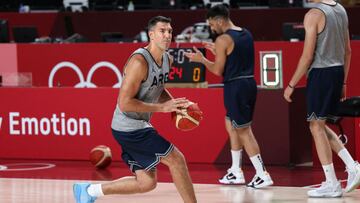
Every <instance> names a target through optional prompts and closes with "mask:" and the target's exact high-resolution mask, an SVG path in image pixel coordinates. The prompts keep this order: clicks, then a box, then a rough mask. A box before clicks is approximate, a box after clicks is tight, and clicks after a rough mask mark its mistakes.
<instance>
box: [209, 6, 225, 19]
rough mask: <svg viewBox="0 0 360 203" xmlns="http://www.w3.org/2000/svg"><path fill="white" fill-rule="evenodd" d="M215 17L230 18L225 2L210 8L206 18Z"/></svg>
mask: <svg viewBox="0 0 360 203" xmlns="http://www.w3.org/2000/svg"><path fill="white" fill-rule="evenodd" d="M215 17H222V18H225V19H229V18H230V12H229V9H228V7H227V6H225V5H224V4H218V5H216V6H213V7H211V8H210V9H209V10H208V13H207V15H206V19H209V18H215Z"/></svg>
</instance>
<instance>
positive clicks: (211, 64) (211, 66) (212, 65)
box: [201, 57, 222, 76]
mask: <svg viewBox="0 0 360 203" xmlns="http://www.w3.org/2000/svg"><path fill="white" fill-rule="evenodd" d="M201 63H202V64H204V65H205V66H206V68H207V69H208V70H209V71H210V72H212V73H213V74H215V75H217V76H222V72H220V71H219V69H218V68H216V66H215V63H214V62H212V61H210V60H208V59H207V58H205V57H203V58H202V59H201Z"/></svg>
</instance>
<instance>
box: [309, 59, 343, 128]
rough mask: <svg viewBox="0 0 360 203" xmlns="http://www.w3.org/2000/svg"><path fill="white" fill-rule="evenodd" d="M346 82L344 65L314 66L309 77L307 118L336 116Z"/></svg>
mask: <svg viewBox="0 0 360 203" xmlns="http://www.w3.org/2000/svg"><path fill="white" fill-rule="evenodd" d="M343 83H344V67H343V66H335V67H328V68H312V69H311V70H310V72H309V75H308V78H307V86H306V102H307V120H308V121H311V120H326V119H327V118H328V117H334V116H336V113H337V109H338V106H339V103H340V99H341V93H342V88H343Z"/></svg>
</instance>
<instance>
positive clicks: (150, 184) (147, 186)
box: [138, 179, 157, 193]
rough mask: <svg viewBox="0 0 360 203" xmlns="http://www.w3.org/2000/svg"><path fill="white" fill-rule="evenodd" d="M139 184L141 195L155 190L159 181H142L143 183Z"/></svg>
mask: <svg viewBox="0 0 360 203" xmlns="http://www.w3.org/2000/svg"><path fill="white" fill-rule="evenodd" d="M138 183H139V192H140V193H144V192H149V191H151V190H153V189H155V188H156V185H157V181H156V180H155V179H147V180H142V181H138Z"/></svg>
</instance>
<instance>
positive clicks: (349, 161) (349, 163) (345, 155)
mask: <svg viewBox="0 0 360 203" xmlns="http://www.w3.org/2000/svg"><path fill="white" fill-rule="evenodd" d="M338 155H339V157H340V158H341V160H342V161H343V162H344V164H345V165H346V167H347V168H348V169H349V170H355V161H354V159H353V158H352V157H351V155H350V153H349V151H348V150H347V149H346V148H344V149H342V150H340V151H339V153H338Z"/></svg>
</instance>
